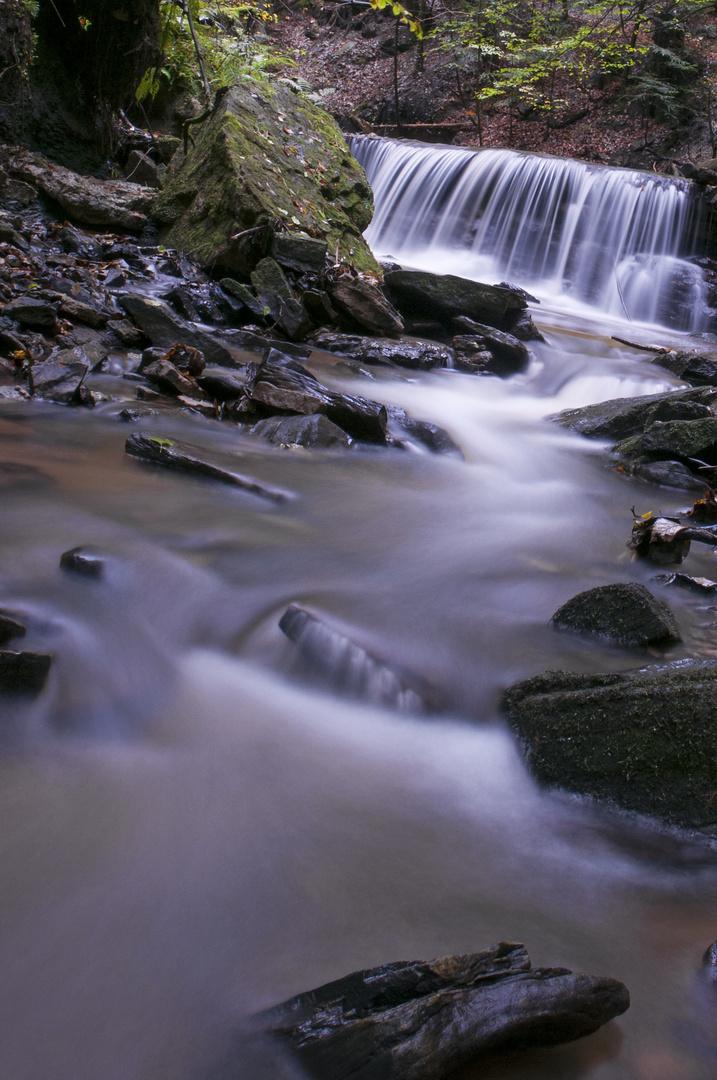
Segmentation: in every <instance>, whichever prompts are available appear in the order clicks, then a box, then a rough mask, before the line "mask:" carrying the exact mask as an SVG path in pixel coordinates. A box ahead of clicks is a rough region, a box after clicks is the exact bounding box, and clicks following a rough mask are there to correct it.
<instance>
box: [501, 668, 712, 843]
mask: <svg viewBox="0 0 717 1080" xmlns="http://www.w3.org/2000/svg"><path fill="white" fill-rule="evenodd" d="M716 691H717V663H715V662H714V661H706V660H702V661H700V660H680V661H676V662H675V663H672V664H666V665H660V666H653V667H649V668H644V669H640V670H637V671H628V672H619V673H610V674H602V675H581V674H572V673H569V672H561V671H556V672H546V673H545V674H543V675H538V676H535V677H534V678H532V679H528V680H526V681H525V682H521V683H517V684H516V685H515V686H513V687H511V688H510V689H509V690H508V691H506V694H505V696H504V702H503V707H504V710H505V712H506V715H507V717H508V720H509V722H510V724H511V726H512V727H513V729H514V730H515V731H516V733H517V734H518V735H519V736H520V738H521V739H522V740H523V742H524V743H525V745H526V748H527V750H528V763H529V766H530V769H531V771H532V772H533V774H534V775H535V776H536V777H537V779H538V780H539V781H540V782H541V783H542V784H545V785H547V786H549V787H556V788H564V789H566V790H568V791H572V792H577V793H579V794H583V795H591V796H593V797H595V798H598V799H605V800H609V801H611V802H613V803H616V804H617V805H618V806H621V807H624V808H625V809H627V810H635V811H637V812H639V813H642V814H650V815H652V816H654V817H657V818H660V819H661V820H663V821H666V822H669V823H671V824H675V825H682V826H692V827H695V828H708V827H715V826H717V807H716V806H715V800H714V792H715V787H716V785H717V727H715V723H714V697H715V692H716Z"/></svg>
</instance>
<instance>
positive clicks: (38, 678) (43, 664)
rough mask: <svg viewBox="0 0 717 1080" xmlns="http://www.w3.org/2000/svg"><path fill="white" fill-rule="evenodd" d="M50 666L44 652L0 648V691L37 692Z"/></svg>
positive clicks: (49, 657) (13, 692)
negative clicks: (12, 650) (13, 650)
mask: <svg viewBox="0 0 717 1080" xmlns="http://www.w3.org/2000/svg"><path fill="white" fill-rule="evenodd" d="M51 666H52V657H51V656H48V655H47V654H45V653H34V652H9V651H7V650H5V649H3V650H0V692H3V693H6V694H39V693H40V691H41V690H42V688H43V686H44V685H45V682H46V681H47V676H48V673H49V671H50V667H51Z"/></svg>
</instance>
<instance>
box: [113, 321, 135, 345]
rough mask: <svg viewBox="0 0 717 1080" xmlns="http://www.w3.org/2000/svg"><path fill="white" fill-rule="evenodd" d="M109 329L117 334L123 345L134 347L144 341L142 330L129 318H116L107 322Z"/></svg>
mask: <svg viewBox="0 0 717 1080" xmlns="http://www.w3.org/2000/svg"><path fill="white" fill-rule="evenodd" d="M107 329H108V330H111V331H112V333H113V334H115V335H116V336H117V337H118V338H119V340H120V342H121V344H122V345H126V346H127V347H128V348H132V347H133V346H135V345H139V344H140V343H141V341H142V331H141V330H138V329H137V327H136V326H133V325H132V323H131V322H130V321H129V319H120V318H114V319H110V321H109V322H108V323H107Z"/></svg>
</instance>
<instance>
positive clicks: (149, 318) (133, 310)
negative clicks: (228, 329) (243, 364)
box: [119, 293, 236, 367]
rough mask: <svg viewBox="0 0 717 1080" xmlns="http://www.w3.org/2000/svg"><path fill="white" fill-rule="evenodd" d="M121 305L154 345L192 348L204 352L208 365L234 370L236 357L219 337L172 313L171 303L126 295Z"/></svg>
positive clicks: (167, 347)
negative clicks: (217, 365) (219, 365)
mask: <svg viewBox="0 0 717 1080" xmlns="http://www.w3.org/2000/svg"><path fill="white" fill-rule="evenodd" d="M119 302H120V304H121V305H122V307H123V308H124V310H125V311H126V312H127V314H128V315H129V317H130V318H131V319H132V320H133V321H134V322H135V323H136V324H137V326H139V328H140V330H142V331H143V332H144V333H145V334H146V335H147V337H148V338H149V340H150V341H151V342H152V344H153V345H156V346H160V347H161V348H163V349H165V350H166V349H171V348H172V346H173V345H189V346H191V347H192V348H193V349H199V350H200V351H201V352H203V353H204V356H205V358H206V360H207V363H210V364H224V365H226V366H227V367H233V366H234V365H235V363H236V358H235V356H234V354H233V353H232V352H231V350H230V349H229V348H227V346H226V345H224V344H223V343H222V342H221V341H220V340H219V339H218V338H217V337H214V336H213V335H212V334H207V333H205V332H204V331H203V330H198V329H197V328H196V327H195V326H192V324H191V323H188V322H186V321H185V320H184V319H183V318H182V317H181V316H180V315H177V314H176V312H174V311H172V309H171V307H170V306H169V304H165V302H164V301H163V300H156V299H154V298H153V297H150V296H140V295H139V294H137V295H135V294H133V293H126V294H125V295H123V296H121V297H120V298H119Z"/></svg>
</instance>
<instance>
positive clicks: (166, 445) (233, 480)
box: [124, 433, 292, 503]
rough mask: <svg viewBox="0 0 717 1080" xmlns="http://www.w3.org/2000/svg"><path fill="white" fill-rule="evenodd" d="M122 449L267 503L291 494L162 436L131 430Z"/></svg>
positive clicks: (283, 499)
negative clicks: (219, 483) (246, 492)
mask: <svg viewBox="0 0 717 1080" xmlns="http://www.w3.org/2000/svg"><path fill="white" fill-rule="evenodd" d="M124 448H125V451H126V452H127V453H128V454H131V455H132V457H137V458H141V459H142V460H143V461H149V462H152V463H153V464H155V465H164V466H165V467H167V468H169V469H179V470H181V471H182V472H189V473H194V475H195V476H206V477H207V478H208V479H210V480H219V481H220V482H221V483H223V484H230V485H232V486H233V487H238V488H242V489H243V490H244V491H248V492H250V493H251V494H252V495H259V496H260V497H261V498H262V499H269V500H270V501H271V502H275V503H283V502H286V501H287V500H288V499H290V498H291V497H292V495H291V492H288V491H283V490H282V489H281V488H276V487H271V486H270V485H268V484H263V483H261V481H259V480H256V479H255V478H254V477H253V476H244V475H242V474H241V473H238V472H235V471H234V470H230V469H224V468H221V467H220V466H219V465H212V463H211V462H209V461H204V460H203V459H202V458H200V457H197V456H196V455H195V454H194V453H192V450H193V447H190V446H187V445H186V444H185V443H179V442H175V441H173V440H171V439H163V438H160V437H159V436H156V435H141V434H139V433H135V434H134V435H130V437H129V438H128V439H127V441H126V443H125V447H124Z"/></svg>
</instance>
